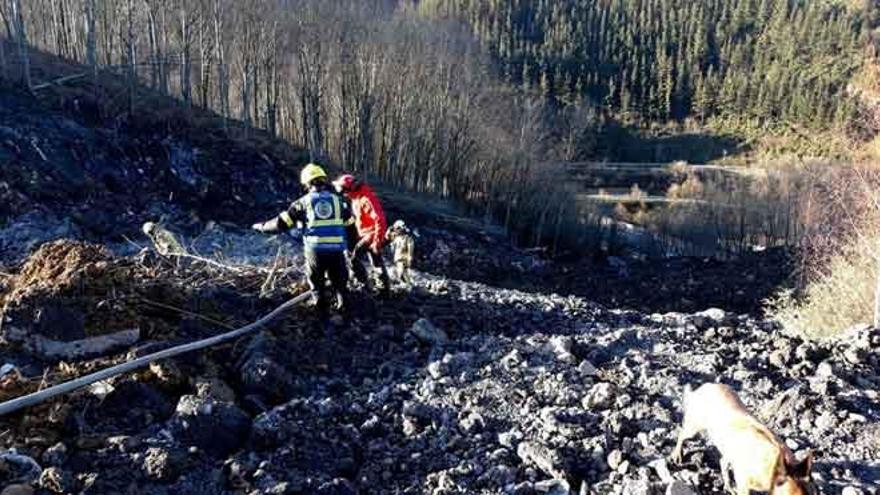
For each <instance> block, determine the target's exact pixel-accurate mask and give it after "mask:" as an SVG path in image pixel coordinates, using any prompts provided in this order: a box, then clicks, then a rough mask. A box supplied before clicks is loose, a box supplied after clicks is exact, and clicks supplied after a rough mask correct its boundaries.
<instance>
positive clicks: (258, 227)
mask: <svg viewBox="0 0 880 495" xmlns="http://www.w3.org/2000/svg"><path fill="white" fill-rule="evenodd" d="M251 228H252V229H254V230H256V231H257V232H265V231H266V226H265V225H263V224H262V223H255V224H253V225H251Z"/></svg>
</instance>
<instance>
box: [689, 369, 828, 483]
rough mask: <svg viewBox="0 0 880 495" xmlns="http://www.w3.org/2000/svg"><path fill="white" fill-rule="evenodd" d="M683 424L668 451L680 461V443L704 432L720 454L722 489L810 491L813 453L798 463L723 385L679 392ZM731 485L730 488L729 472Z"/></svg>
mask: <svg viewBox="0 0 880 495" xmlns="http://www.w3.org/2000/svg"><path fill="white" fill-rule="evenodd" d="M683 402H684V421H683V422H682V426H681V431H680V432H679V435H678V441H677V442H676V444H675V449H674V450H673V452H672V461H673V462H675V463H680V462H681V457H682V446H683V444H684V441H685V440H687V439H689V438H693V437H694V436H696V435H697V434H700V433H704V434H705V435H706V436H707V437H708V439H709V440H710V441H711V442H712V443H713V444H714V445H715V447H716V448H718V450H719V451H720V452H721V478H722V480H723V481H724V488H725V489H726V490H727V491H728V492H731V493H735V494H736V495H749V492H750V491H752V490H754V491H760V492H766V493H769V494H771V495H801V494H810V493H812V491H811V489H810V485H811V482H810V471H811V470H812V463H813V455H812V452H809V453H808V454H807V457H806V458H805V459H804V460H803V461H800V462H798V461H797V460H796V459H795V457H794V454H793V453H792V452H791V450H790V449H789V448H788V447H787V446H786V445H785V444H784V443H782V442H781V441H780V440H779V438H777V437H776V435H774V434H773V432H771V431H770V430H769V429H768V428H767V427H766V426H764V425H763V424H762V423H761V422H760V421H758V419H757V418H755V417H754V416H753V415H752V414H751V413H749V411H748V410H747V409H746V407H745V405H743V403H742V401H740V399H739V397H737V395H736V393H735V392H734V391H733V390H732V389H731V388H730V387H728V386H727V385H722V384H719V383H707V384H704V385H702V386H700V387H699V388H697V389H696V390H693V391H691V389H690V387H687V388H686V389H685V393H684V400H683ZM731 469H732V470H733V477H734V480H735V482H736V490H734V489H732V487H731V483H730V482H731V480H730V470H731Z"/></svg>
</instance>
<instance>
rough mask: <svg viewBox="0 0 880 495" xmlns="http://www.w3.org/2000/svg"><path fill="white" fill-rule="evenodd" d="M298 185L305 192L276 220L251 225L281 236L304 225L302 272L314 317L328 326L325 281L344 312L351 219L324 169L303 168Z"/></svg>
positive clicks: (348, 210)
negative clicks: (311, 297)
mask: <svg viewBox="0 0 880 495" xmlns="http://www.w3.org/2000/svg"><path fill="white" fill-rule="evenodd" d="M300 182H301V183H302V185H303V186H304V187H305V188H306V189H307V190H308V192H307V193H306V194H305V195H304V196H302V197H301V198H299V199H297V200H296V201H294V202H293V203H292V204H291V205H290V207H289V208H288V209H287V210H286V211H283V212H281V214H279V215H278V216H277V217H275V218H273V219H271V220H269V221H266V222H263V223H257V224H254V225H253V229H254V230H257V231H259V232H267V233H275V232H285V231H288V230H290V229H292V228H294V227H295V226H296V225H297V223H301V224H302V225H304V230H303V243H304V245H305V252H304V254H305V262H306V266H305V272H306V277H307V279H308V282H309V287H311V289H312V291H314V294H315V297H316V299H317V307H318V314H319V316H320V318H321V320H322V322H323V323H324V324H325V326H326V325H328V322H329V316H330V314H329V312H330V298H329V297H328V295H327V293H326V291H325V290H324V289H325V278H329V279H330V284H331V287H332V289H333V291H334V292H335V293H336V297H337V300H338V302H339V305H340V309H341V310H342V311H343V312H344V311H345V310H346V309H347V300H348V268H347V267H346V262H345V250H346V248H347V246H348V243H347V241H346V223H349V221H350V220H351V219H352V216H351V206H350V205H349V203H348V201H346V200H345V198H343V197H341V196H339V195H338V194H336V192H335V191H334V190H333V186H332V185H331V184H330V181H329V179H328V178H327V173H326V172H324V169H323V168H321V167H319V166H318V165H315V164H314V163H310V164H308V165H306V166H305V167H303V169H302V172H301V173H300Z"/></svg>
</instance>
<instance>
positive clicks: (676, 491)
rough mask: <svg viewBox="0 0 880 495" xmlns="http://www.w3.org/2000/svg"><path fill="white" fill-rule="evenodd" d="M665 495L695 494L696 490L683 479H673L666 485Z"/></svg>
mask: <svg viewBox="0 0 880 495" xmlns="http://www.w3.org/2000/svg"><path fill="white" fill-rule="evenodd" d="M666 495H697V491H696V490H694V487H692V486H691V485H689V484H687V483H685V482H684V481H681V480H674V481H673V482H672V483H669V484H668V485H667V486H666Z"/></svg>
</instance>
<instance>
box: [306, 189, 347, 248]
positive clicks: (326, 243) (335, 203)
mask: <svg viewBox="0 0 880 495" xmlns="http://www.w3.org/2000/svg"><path fill="white" fill-rule="evenodd" d="M303 242H305V245H306V248H310V249H314V250H315V251H320V252H342V251H345V248H346V243H345V222H343V221H342V205H341V203H340V201H339V197H338V196H337V195H335V194H333V193H331V192H327V191H321V192H312V193H309V194H308V196H307V201H306V228H305V232H304V233H303Z"/></svg>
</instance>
